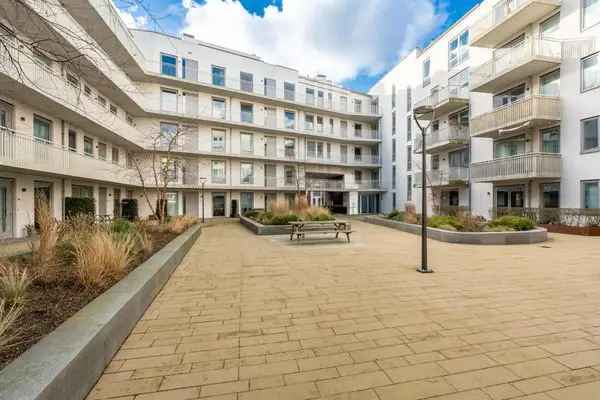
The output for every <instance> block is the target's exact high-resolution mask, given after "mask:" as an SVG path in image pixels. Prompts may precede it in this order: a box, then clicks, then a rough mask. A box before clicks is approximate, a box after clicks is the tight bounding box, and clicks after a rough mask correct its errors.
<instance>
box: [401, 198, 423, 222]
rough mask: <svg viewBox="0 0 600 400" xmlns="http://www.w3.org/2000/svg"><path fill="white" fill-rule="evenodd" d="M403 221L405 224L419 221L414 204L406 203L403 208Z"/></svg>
mask: <svg viewBox="0 0 600 400" xmlns="http://www.w3.org/2000/svg"><path fill="white" fill-rule="evenodd" d="M404 222H406V223H407V224H417V223H419V218H418V217H417V209H416V208H415V206H414V204H410V203H407V204H406V206H405V208H404Z"/></svg>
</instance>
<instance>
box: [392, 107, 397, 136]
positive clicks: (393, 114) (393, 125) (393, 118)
mask: <svg viewBox="0 0 600 400" xmlns="http://www.w3.org/2000/svg"><path fill="white" fill-rule="evenodd" d="M395 134H396V111H392V136H394V135H395Z"/></svg>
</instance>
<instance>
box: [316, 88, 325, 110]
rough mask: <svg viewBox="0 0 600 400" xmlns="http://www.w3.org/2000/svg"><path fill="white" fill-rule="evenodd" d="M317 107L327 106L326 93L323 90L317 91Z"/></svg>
mask: <svg viewBox="0 0 600 400" xmlns="http://www.w3.org/2000/svg"><path fill="white" fill-rule="evenodd" d="M317 105H318V106H319V107H321V108H323V106H324V105H325V93H323V91H322V90H319V91H317Z"/></svg>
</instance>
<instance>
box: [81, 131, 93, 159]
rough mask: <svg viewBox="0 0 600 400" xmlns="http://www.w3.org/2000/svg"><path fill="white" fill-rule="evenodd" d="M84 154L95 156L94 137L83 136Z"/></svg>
mask: <svg viewBox="0 0 600 400" xmlns="http://www.w3.org/2000/svg"><path fill="white" fill-rule="evenodd" d="M83 154H85V155H86V156H90V157H93V156H94V139H92V138H91V137H88V136H84V137H83Z"/></svg>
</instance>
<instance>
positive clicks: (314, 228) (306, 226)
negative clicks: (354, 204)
mask: <svg viewBox="0 0 600 400" xmlns="http://www.w3.org/2000/svg"><path fill="white" fill-rule="evenodd" d="M290 225H291V226H292V231H291V233H290V240H294V236H296V239H298V240H300V239H305V238H306V235H307V234H308V235H311V234H321V235H322V234H328V233H331V234H333V233H335V238H336V239H337V238H338V237H339V235H340V233H341V234H344V235H346V240H347V241H348V242H350V234H351V233H352V232H353V231H352V229H351V226H350V223H349V222H346V221H294V222H290Z"/></svg>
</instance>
